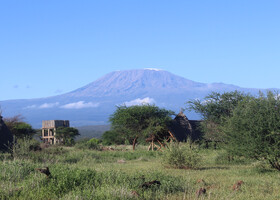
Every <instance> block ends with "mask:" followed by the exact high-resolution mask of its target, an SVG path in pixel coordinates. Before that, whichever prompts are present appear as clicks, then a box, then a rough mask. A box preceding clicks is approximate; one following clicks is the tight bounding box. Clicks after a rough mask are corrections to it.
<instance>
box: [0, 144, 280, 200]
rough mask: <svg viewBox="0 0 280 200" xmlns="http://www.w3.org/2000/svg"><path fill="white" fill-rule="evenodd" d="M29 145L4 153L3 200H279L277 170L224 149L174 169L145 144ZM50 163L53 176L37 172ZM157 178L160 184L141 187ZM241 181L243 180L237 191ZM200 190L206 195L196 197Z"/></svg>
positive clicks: (0, 195) (0, 191)
mask: <svg viewBox="0 0 280 200" xmlns="http://www.w3.org/2000/svg"><path fill="white" fill-rule="evenodd" d="M25 143H28V142H25ZM27 147H30V144H26V146H25V147H24V145H21V147H20V148H19V147H15V148H18V149H14V154H13V156H11V154H8V153H5V154H4V153H3V154H0V159H1V162H0V199H262V200H263V199H269V200H271V199H280V194H279V190H280V173H279V171H276V170H273V169H271V168H269V166H264V165H265V163H262V162H261V161H258V162H256V161H253V160H245V159H244V158H243V157H239V158H235V159H234V161H231V162H230V163H229V162H228V158H227V154H225V151H223V150H205V149H199V154H200V156H201V159H200V164H199V166H198V167H197V168H196V169H186V168H183V169H175V168H171V167H170V166H169V165H167V164H166V163H165V162H164V161H165V156H167V155H166V154H165V153H164V152H155V151H154V152H153V151H147V147H146V146H138V147H137V148H136V150H135V151H132V149H131V146H125V145H123V146H112V147H111V148H109V147H103V150H102V151H101V150H94V149H88V148H81V147H80V146H79V145H76V146H73V147H62V146H53V147H49V148H43V149H42V150H41V151H30V148H29V149H28V148H27ZM46 166H48V167H49V169H50V172H51V176H50V177H49V178H47V176H46V175H45V174H42V173H40V172H39V171H38V170H36V169H37V168H42V167H46ZM153 180H157V181H159V182H160V183H161V185H153V186H151V187H149V188H145V187H142V184H143V183H144V182H148V181H153ZM239 180H242V181H243V182H244V184H242V186H241V188H240V189H238V190H235V191H234V190H233V189H232V187H233V185H234V184H235V183H236V182H237V181H239ZM199 188H205V189H206V194H202V195H201V196H199V197H197V195H196V191H197V190H198V189H199Z"/></svg>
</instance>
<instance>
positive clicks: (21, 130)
mask: <svg viewBox="0 0 280 200" xmlns="http://www.w3.org/2000/svg"><path fill="white" fill-rule="evenodd" d="M4 122H5V124H6V125H7V127H8V128H9V129H10V131H11V133H12V134H13V135H14V136H15V137H16V138H26V137H27V138H31V137H32V136H33V135H34V134H35V133H36V130H35V129H33V128H32V126H31V125H30V124H28V123H26V122H24V121H23V118H22V116H21V115H16V116H14V117H10V118H4Z"/></svg>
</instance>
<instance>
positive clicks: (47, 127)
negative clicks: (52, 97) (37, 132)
mask: <svg viewBox="0 0 280 200" xmlns="http://www.w3.org/2000/svg"><path fill="white" fill-rule="evenodd" d="M69 126H70V123H69V120H43V121H42V140H43V142H45V143H49V144H58V143H60V141H59V140H58V139H57V138H55V134H56V129H57V128H58V127H69Z"/></svg>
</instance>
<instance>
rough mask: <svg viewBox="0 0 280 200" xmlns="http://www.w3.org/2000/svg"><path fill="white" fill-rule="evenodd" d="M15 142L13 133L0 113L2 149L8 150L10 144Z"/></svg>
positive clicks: (0, 145) (0, 146) (0, 142)
mask: <svg viewBox="0 0 280 200" xmlns="http://www.w3.org/2000/svg"><path fill="white" fill-rule="evenodd" d="M12 143H13V135H12V133H11V132H10V130H9V129H8V127H7V126H6V124H5V123H4V121H3V119H2V116H1V115H0V151H5V150H8V146H9V145H11V144H12Z"/></svg>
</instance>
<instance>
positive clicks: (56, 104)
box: [39, 102, 59, 108]
mask: <svg viewBox="0 0 280 200" xmlns="http://www.w3.org/2000/svg"><path fill="white" fill-rule="evenodd" d="M58 105H59V102H55V103H44V104H42V105H40V106H39V108H53V107H56V106H58Z"/></svg>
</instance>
